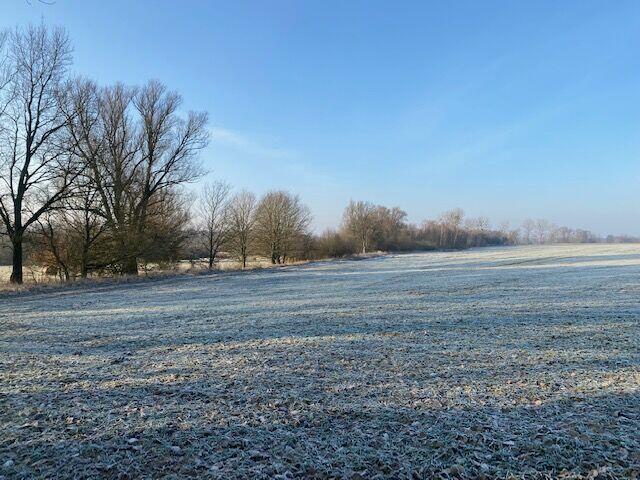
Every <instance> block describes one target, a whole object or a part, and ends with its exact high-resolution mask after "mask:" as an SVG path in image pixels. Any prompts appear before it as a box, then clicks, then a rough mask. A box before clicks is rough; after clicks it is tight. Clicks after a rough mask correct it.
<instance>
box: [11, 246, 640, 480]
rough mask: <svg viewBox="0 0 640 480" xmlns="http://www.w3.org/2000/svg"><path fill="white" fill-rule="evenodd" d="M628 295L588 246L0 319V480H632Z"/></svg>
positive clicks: (113, 293) (615, 256) (21, 305)
mask: <svg viewBox="0 0 640 480" xmlns="http://www.w3.org/2000/svg"><path fill="white" fill-rule="evenodd" d="M639 294H640V246H637V245H625V246H607V245H589V246H557V247H518V248H504V249H478V250H472V251H467V252H458V253H426V254H412V255H398V256H389V257H383V258H377V259H371V260H366V261H361V262H350V261H344V262H328V263H318V264H309V265H306V266H300V267H292V268H285V269H277V270H263V271H256V272H247V273H244V274H223V275H212V276H178V277H175V278H171V279H164V280H158V281H154V282H143V283H137V284H124V285H102V286H96V287H95V288H87V289H83V290H82V291H75V290H59V291H54V292H48V293H46V292H45V293H33V294H26V295H21V296H5V297H4V298H3V297H0V474H3V475H5V476H6V477H8V478H9V477H11V478H13V477H16V478H33V477H57V478H72V477H74V478H95V477H109V478H132V477H147V478H158V477H167V478H177V477H209V478H224V479H228V478H292V477H311V478H331V477H340V478H383V477H388V478H433V477H442V478H483V477H484V478H522V477H526V478H596V477H598V478H634V475H635V476H637V475H638V473H639V472H640V391H639V390H640V340H639V339H640V322H639V320H638V314H639V313H640V300H639V299H640V295H639ZM2 465H4V466H2Z"/></svg>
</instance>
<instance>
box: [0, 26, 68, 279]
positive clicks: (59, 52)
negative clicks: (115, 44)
mask: <svg viewBox="0 0 640 480" xmlns="http://www.w3.org/2000/svg"><path fill="white" fill-rule="evenodd" d="M8 43H9V45H8V49H7V50H6V53H5V54H4V55H5V56H4V57H3V59H2V60H1V61H0V63H3V64H4V70H5V82H4V83H3V85H4V86H3V88H2V91H1V92H0V94H1V97H2V98H1V100H0V220H1V221H2V223H3V224H4V229H5V231H6V233H7V234H8V236H9V238H10V240H11V244H12V249H13V269H12V273H11V282H13V283H22V262H23V258H22V257H23V241H24V237H25V233H26V232H27V230H28V229H29V227H30V226H31V225H32V224H34V223H35V222H37V221H38V219H39V218H40V217H41V216H42V215H43V214H45V213H46V212H49V211H51V210H52V209H54V208H56V207H57V206H58V205H59V204H60V202H61V201H62V200H63V199H64V198H66V197H67V196H68V195H69V194H70V192H71V188H70V187H71V185H72V184H73V181H74V180H75V178H76V177H77V175H78V174H79V171H80V170H79V165H78V163H77V161H76V158H75V157H74V156H73V155H71V154H70V153H69V146H70V145H69V141H68V139H67V137H66V136H65V128H64V127H65V125H66V123H67V119H66V118H65V116H64V115H62V112H61V109H60V102H61V100H60V98H61V96H62V93H63V92H62V88H63V84H64V79H65V76H66V73H67V68H68V66H69V64H70V63H71V46H70V44H69V40H68V38H67V34H66V32H65V31H64V30H63V29H61V28H52V29H49V28H47V27H46V26H44V25H40V26H30V27H27V28H26V29H23V30H20V29H17V30H15V31H13V32H11V34H10V35H9V38H8ZM7 55H8V56H7Z"/></svg>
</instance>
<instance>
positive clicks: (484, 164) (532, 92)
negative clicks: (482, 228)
mask: <svg viewBox="0 0 640 480" xmlns="http://www.w3.org/2000/svg"><path fill="white" fill-rule="evenodd" d="M40 19H44V21H45V22H47V23H52V24H61V25H63V26H65V27H66V28H67V30H68V31H69V35H70V37H71V39H72V41H73V43H74V46H75V53H74V70H75V71H76V72H78V73H80V74H82V75H86V76H89V77H93V78H95V79H96V80H98V81H99V82H102V83H105V84H106V83H110V82H114V81H117V80H120V81H123V82H125V83H130V84H139V83H142V82H144V81H145V80H147V79H149V78H158V79H160V80H162V81H164V82H165V83H166V84H168V85H169V86H170V87H171V88H174V89H177V90H178V91H180V92H181V93H182V95H183V97H184V100H185V102H184V106H185V109H194V110H206V111H208V112H209V114H210V119H211V121H210V126H211V131H212V141H211V145H210V147H209V148H208V150H207V151H206V152H205V153H204V155H203V163H204V165H205V166H206V168H207V169H208V170H209V171H210V173H209V175H208V177H207V179H211V180H213V179H225V180H227V181H228V182H230V183H231V184H233V185H234V186H235V187H236V188H238V189H240V188H247V189H250V190H253V191H255V192H256V193H258V194H260V193H263V192H265V191H267V190H269V189H276V188H277V189H280V188H283V189H288V190H290V191H292V192H295V193H299V194H300V195H301V196H302V197H303V199H304V200H305V202H306V203H307V204H308V205H309V206H310V207H311V209H312V211H313V213H314V217H315V228H316V230H322V229H323V228H325V227H328V226H331V225H337V224H338V223H339V221H340V217H341V213H342V209H343V208H344V206H345V204H346V203H347V202H348V201H349V199H351V198H353V199H362V200H370V201H374V202H376V203H382V204H385V205H388V206H394V205H398V206H400V207H402V208H403V209H405V210H406V211H407V212H408V213H409V218H410V220H412V221H421V220H422V219H424V218H432V217H435V216H436V215H437V214H438V213H440V212H441V211H443V210H445V209H448V208H452V207H457V206H459V207H462V208H463V209H464V210H465V212H466V213H467V214H468V215H470V216H478V215H486V216H488V217H490V218H491V220H492V222H493V223H494V224H498V223H500V222H502V221H510V222H511V223H512V224H519V223H520V222H521V221H522V219H524V218H525V217H533V218H542V217H543V218H547V219H549V220H551V221H553V222H556V223H559V224H567V225H569V226H573V227H579V228H589V229H592V230H594V231H596V232H598V233H622V232H626V233H632V234H640V200H639V197H640V188H639V187H640V108H639V107H640V54H639V52H640V50H639V47H640V2H638V1H635V0H633V1H624V0H621V1H615V2H612V1H599V2H593V1H586V0H581V1H575V2H572V1H562V2H557V1H549V2H545V1H535V2H525V1H499V2H493V1H482V2H480V1H469V2H462V1H460V2H456V1H454V2H444V1H443V2H426V1H417V2H391V1H387V2H375V1H362V2H360V1H335V2H333V1H322V2H320V1H316V2H311V1H291V2H284V1H283V2H280V1H273V2H257V1H256V2H242V1H234V2H219V3H218V2H205V1H193V2H186V1H177V0H176V1H153V2H152V1H148V2H145V1H140V2H128V1H118V0H110V1H95V2H86V1H67V0H56V1H55V3H53V4H52V5H43V4H41V3H39V2H37V0H32V1H31V4H29V3H28V2H26V1H23V0H4V1H3V2H2V4H1V5H0V27H9V26H15V25H23V24H26V23H29V22H32V23H34V22H35V23H37V22H39V21H40Z"/></svg>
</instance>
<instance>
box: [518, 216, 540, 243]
mask: <svg viewBox="0 0 640 480" xmlns="http://www.w3.org/2000/svg"><path fill="white" fill-rule="evenodd" d="M535 228H536V224H535V222H534V221H533V220H531V219H530V218H526V219H525V220H524V222H522V227H521V230H522V235H521V238H522V242H523V243H524V244H527V245H528V244H530V243H533V237H532V235H533V231H534V229H535Z"/></svg>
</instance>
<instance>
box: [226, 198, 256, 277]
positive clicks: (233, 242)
mask: <svg viewBox="0 0 640 480" xmlns="http://www.w3.org/2000/svg"><path fill="white" fill-rule="evenodd" d="M255 209H256V196H255V195H254V194H253V193H251V192H248V191H246V190H244V191H242V192H240V193H237V194H236V195H234V197H233V198H232V199H231V201H230V202H229V216H228V219H229V228H230V230H229V248H230V250H231V252H232V253H233V255H234V256H235V257H236V258H237V259H238V261H239V262H240V263H241V264H242V268H246V266H247V258H248V257H249V253H250V250H251V247H252V244H253V234H254V231H253V228H254V223H255Z"/></svg>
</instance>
